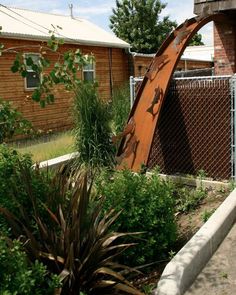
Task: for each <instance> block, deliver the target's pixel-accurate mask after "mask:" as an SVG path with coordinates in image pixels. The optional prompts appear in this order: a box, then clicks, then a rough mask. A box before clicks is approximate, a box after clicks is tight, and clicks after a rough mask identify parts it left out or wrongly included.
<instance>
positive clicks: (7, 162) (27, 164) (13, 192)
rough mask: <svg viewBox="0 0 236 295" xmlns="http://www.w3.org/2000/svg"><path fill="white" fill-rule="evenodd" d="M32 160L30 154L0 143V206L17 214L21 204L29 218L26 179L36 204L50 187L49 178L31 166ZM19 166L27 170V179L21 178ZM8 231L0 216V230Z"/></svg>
mask: <svg viewBox="0 0 236 295" xmlns="http://www.w3.org/2000/svg"><path fill="white" fill-rule="evenodd" d="M32 165H33V162H32V160H31V157H30V155H21V154H19V153H18V152H17V151H15V150H13V149H10V148H8V147H7V146H6V145H4V144H1V145H0V207H4V208H7V209H8V210H9V211H11V212H12V213H13V214H15V215H16V216H18V215H19V214H18V213H19V204H21V205H22V206H23V207H24V209H25V212H26V214H27V215H28V217H29V219H30V218H31V216H32V210H33V208H32V206H30V205H29V198H28V192H27V190H26V187H25V182H26V181H29V180H30V181H31V182H32V189H33V195H34V197H35V199H36V200H38V205H39V206H42V205H41V201H44V200H45V198H46V195H47V192H48V190H49V189H50V180H49V179H48V178H47V175H46V174H45V173H40V174H39V173H38V171H37V170H34V169H33V168H32ZM21 167H24V169H26V168H27V169H26V170H27V176H26V175H25V176H26V178H27V179H28V180H27V179H22V177H23V175H22V172H20V169H21ZM1 231H2V232H5V233H6V234H7V233H8V232H9V230H8V226H7V223H6V221H5V219H4V218H3V217H2V216H0V232H1Z"/></svg>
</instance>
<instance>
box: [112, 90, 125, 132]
mask: <svg viewBox="0 0 236 295" xmlns="http://www.w3.org/2000/svg"><path fill="white" fill-rule="evenodd" d="M129 97H130V93H129V87H128V86H124V87H122V88H116V89H115V90H114V94H113V96H112V102H111V107H112V127H113V131H114V133H115V134H118V133H120V132H122V131H123V129H124V127H125V124H126V122H127V120H128V115H129V112H130V98H129Z"/></svg>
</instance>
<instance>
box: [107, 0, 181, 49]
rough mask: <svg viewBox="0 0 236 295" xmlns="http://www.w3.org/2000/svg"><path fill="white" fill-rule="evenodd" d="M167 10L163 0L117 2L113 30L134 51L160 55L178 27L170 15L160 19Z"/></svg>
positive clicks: (112, 23)
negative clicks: (163, 43) (160, 49)
mask: <svg viewBox="0 0 236 295" xmlns="http://www.w3.org/2000/svg"><path fill="white" fill-rule="evenodd" d="M165 7H166V4H164V3H162V2H161V1H160V0H116V8H113V10H112V12H113V14H112V16H111V17H110V28H111V29H112V31H113V32H114V33H115V35H116V36H117V37H119V38H121V39H123V40H125V41H126V42H128V43H130V44H131V47H132V50H134V51H136V52H140V53H153V52H156V51H157V49H158V48H159V47H160V45H161V44H162V42H163V41H164V39H165V38H166V37H167V35H168V34H169V33H170V32H171V31H172V29H173V27H176V25H177V24H176V22H175V21H171V20H170V19H169V17H168V16H166V17H164V18H163V19H161V18H160V13H161V12H162V10H163V9H164V8H165Z"/></svg>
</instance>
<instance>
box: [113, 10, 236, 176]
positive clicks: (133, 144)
mask: <svg viewBox="0 0 236 295" xmlns="http://www.w3.org/2000/svg"><path fill="white" fill-rule="evenodd" d="M205 15H206V16H205ZM210 21H217V22H234V20H232V21H230V20H229V16H228V15H225V14H222V13H218V14H212V15H208V11H207V9H206V11H204V13H203V16H202V17H201V18H199V17H197V18H192V19H189V20H186V21H185V22H184V23H183V24H182V25H180V26H179V27H178V28H177V29H176V30H175V31H174V32H172V33H171V34H170V35H169V37H168V38H167V39H166V41H165V42H164V43H163V44H162V46H161V48H160V49H159V51H158V52H157V54H156V56H155V57H154V59H153V62H152V63H151V65H150V67H149V69H148V70H147V73H146V75H145V77H144V80H143V82H142V84H141V86H140V88H139V91H138V93H137V96H136V100H135V102H134V105H133V108H132V110H131V113H130V116H129V120H128V125H127V126H126V128H125V130H124V132H123V133H121V135H120V136H119V137H118V138H117V139H120V138H122V140H121V143H120V147H119V150H118V154H117V160H118V168H119V169H123V168H129V169H132V170H133V171H139V170H140V169H141V166H142V165H147V162H148V158H149V154H150V149H151V145H152V141H153V136H154V132H155V129H156V127H157V123H158V119H159V117H160V112H161V108H162V106H163V102H164V100H165V97H166V94H167V91H168V87H169V84H170V80H171V77H172V74H173V72H174V70H175V67H176V65H177V64H178V61H179V59H180V57H181V55H182V53H183V51H184V49H185V47H186V46H187V44H188V42H189V41H190V39H191V38H192V37H193V36H194V34H195V33H196V32H197V31H198V30H199V29H200V28H201V27H203V26H204V25H205V24H206V23H208V22H210ZM130 121H131V123H132V126H131V125H129V124H130Z"/></svg>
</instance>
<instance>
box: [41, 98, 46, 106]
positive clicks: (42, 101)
mask: <svg viewBox="0 0 236 295" xmlns="http://www.w3.org/2000/svg"><path fill="white" fill-rule="evenodd" d="M40 106H41V108H45V106H46V102H45V100H40Z"/></svg>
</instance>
